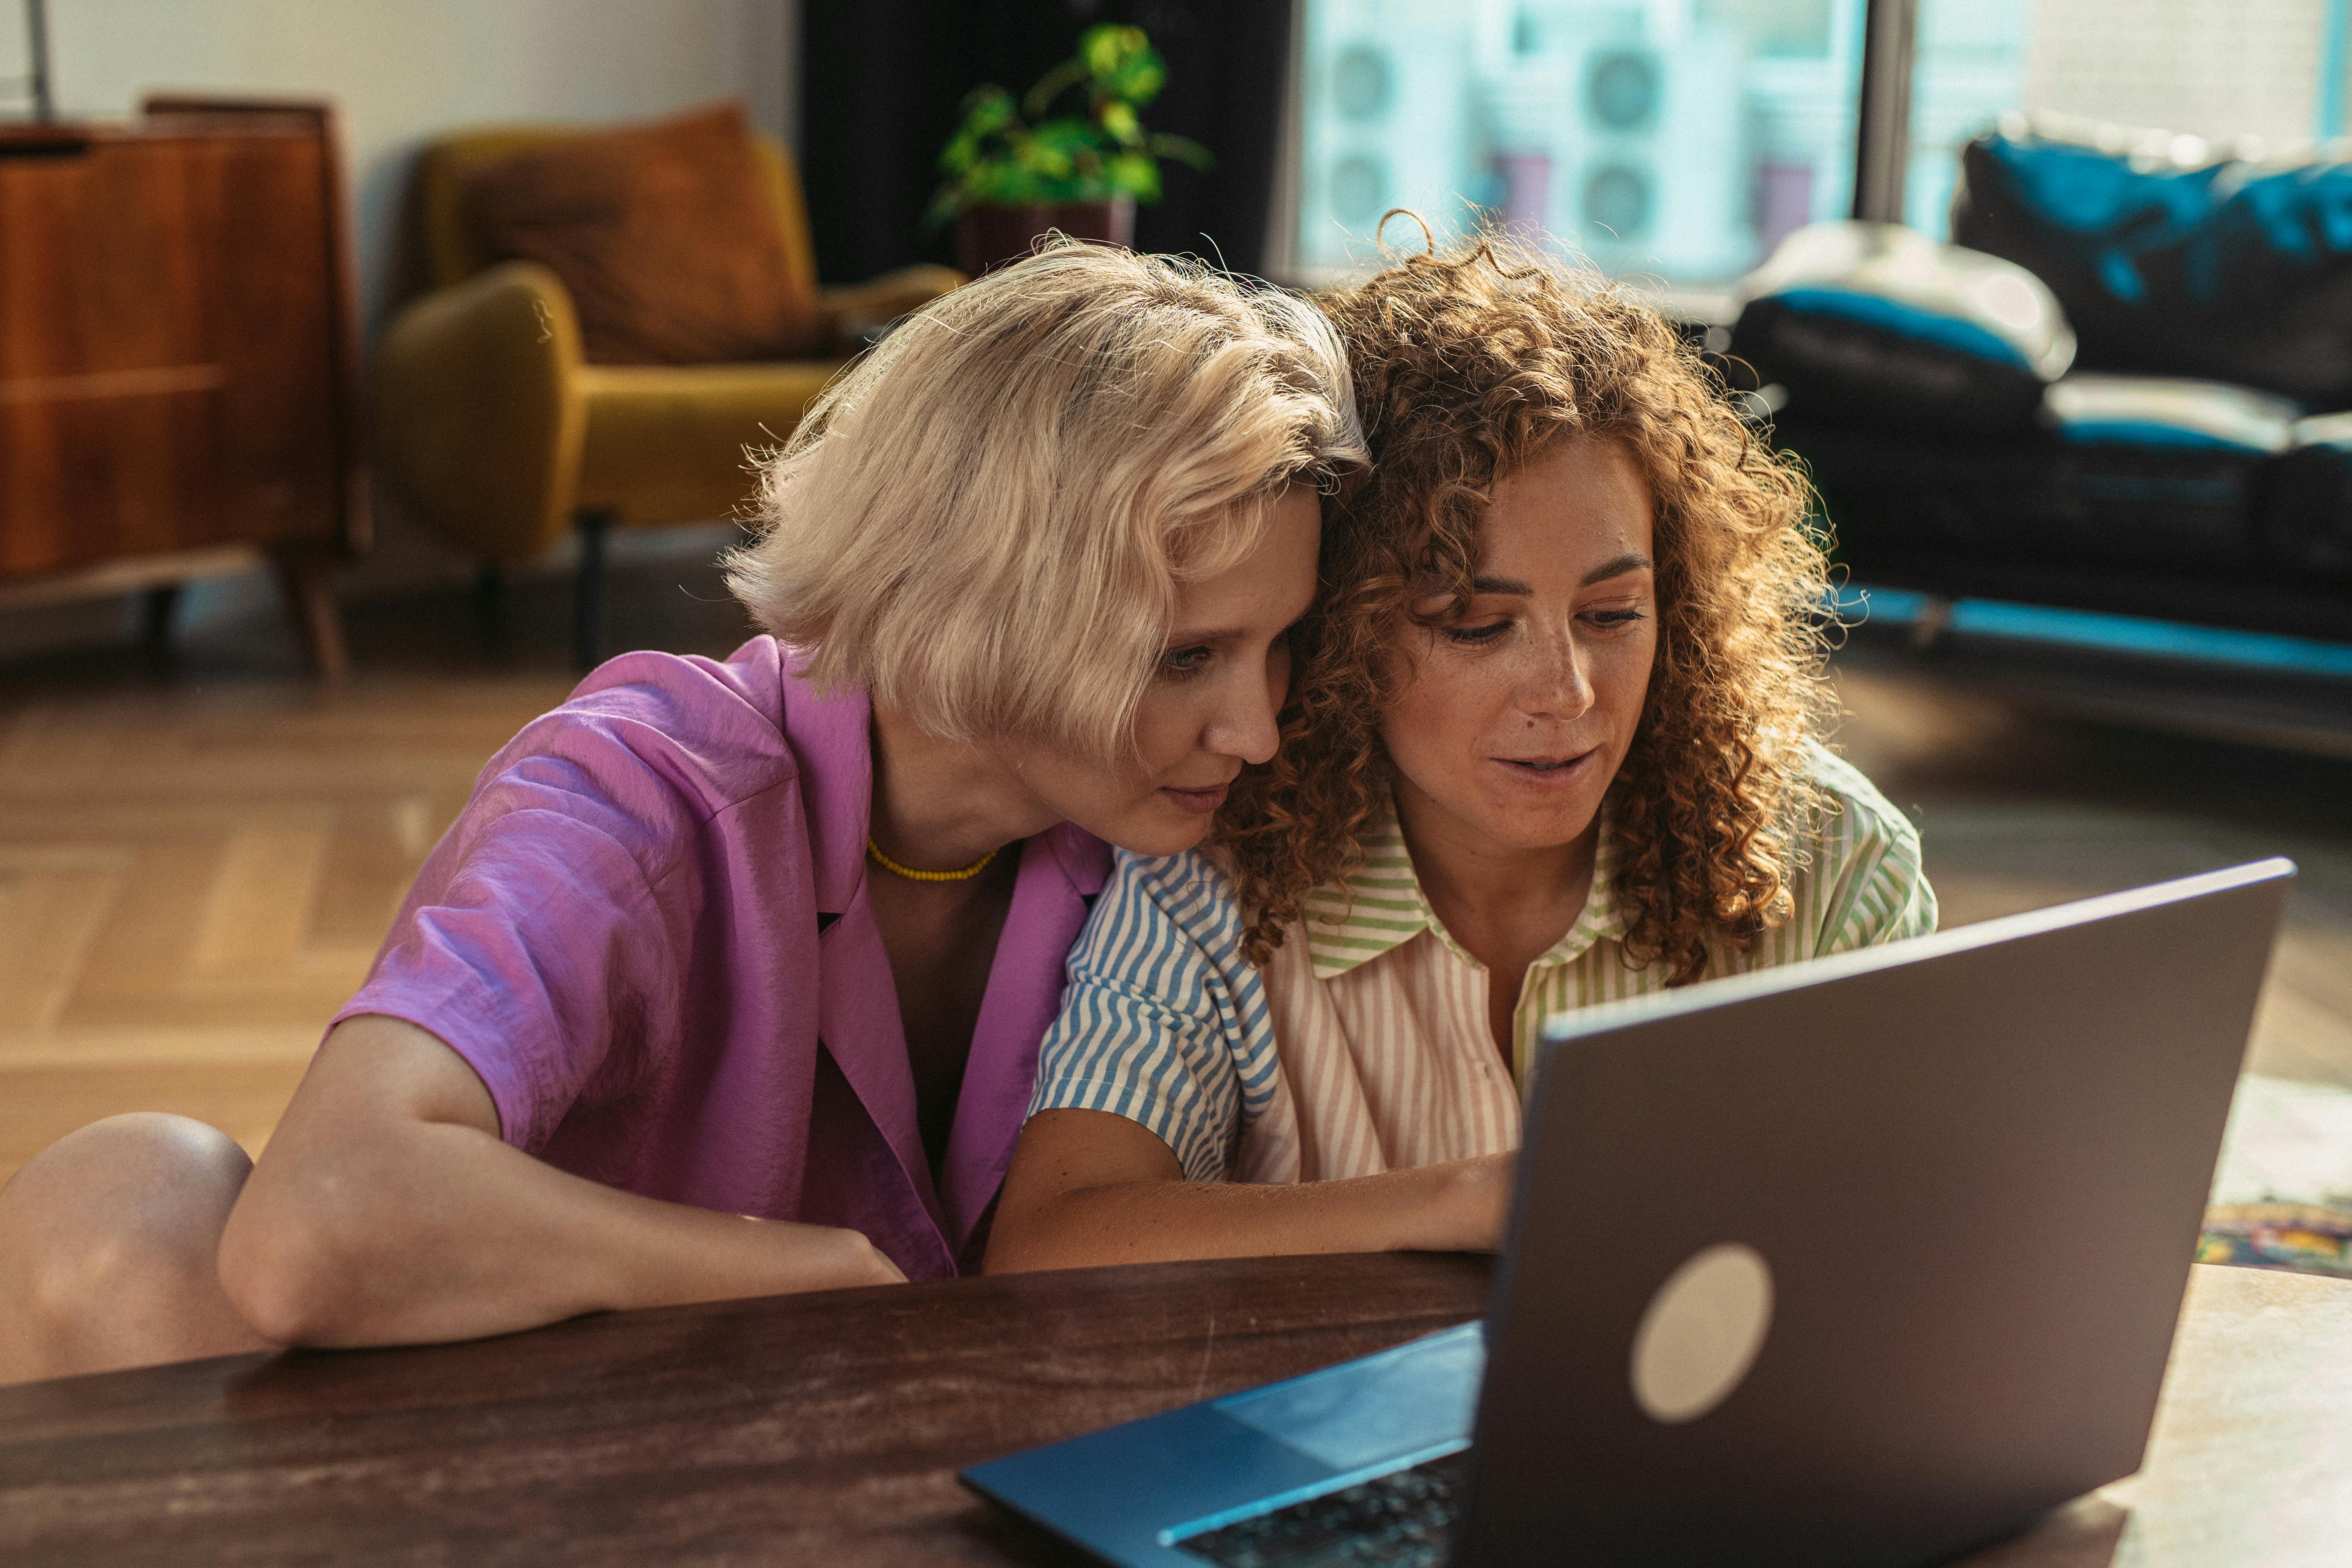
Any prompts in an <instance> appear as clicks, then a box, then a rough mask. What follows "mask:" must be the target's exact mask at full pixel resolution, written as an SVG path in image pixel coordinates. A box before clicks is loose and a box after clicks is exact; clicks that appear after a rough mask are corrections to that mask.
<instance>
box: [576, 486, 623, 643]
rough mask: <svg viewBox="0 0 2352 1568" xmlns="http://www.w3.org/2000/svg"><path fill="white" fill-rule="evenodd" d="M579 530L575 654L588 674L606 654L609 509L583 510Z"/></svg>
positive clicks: (577, 521) (610, 515) (611, 522)
mask: <svg viewBox="0 0 2352 1568" xmlns="http://www.w3.org/2000/svg"><path fill="white" fill-rule="evenodd" d="M574 521H575V523H576V525H577V526H578V528H579V530H580V575H579V578H578V580H577V581H576V582H575V584H573V594H574V597H573V599H572V661H573V662H574V663H576V664H577V665H579V667H580V669H581V673H583V674H585V673H587V672H588V671H589V670H592V669H593V668H596V666H597V664H598V662H599V661H601V660H602V659H603V658H604V540H605V536H606V535H607V534H609V533H610V532H611V531H612V529H613V514H612V513H611V512H609V511H583V512H582V513H581V514H580V515H579V517H578V518H576V519H575V520H574Z"/></svg>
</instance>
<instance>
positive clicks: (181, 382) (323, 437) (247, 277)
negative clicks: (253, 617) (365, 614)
mask: <svg viewBox="0 0 2352 1568" xmlns="http://www.w3.org/2000/svg"><path fill="white" fill-rule="evenodd" d="M347 232H348V231H347V218H346V216H345V209H344V204H343V200H342V172H341V161H340V158H339V156H338V151H337V146H336V137H335V127H334V119H333V112H332V110H331V109H330V108H328V107H327V106H326V105H323V104H319V103H279V102H260V101H252V100H197V99H164V98H152V99H150V100H148V101H147V103H146V104H145V105H144V112H143V114H142V117H141V118H140V119H138V120H136V121H129V122H127V123H121V124H95V123H92V124H76V123H52V124H16V125H5V126H0V607H5V605H9V604H11V603H16V604H22V603H26V602H34V601H38V600H44V599H47V600H55V599H61V598H67V597H72V596H77V595H84V594H97V593H108V592H127V591H143V592H145V593H146V594H147V595H149V597H148V616H147V619H148V626H149V629H150V634H151V636H158V637H160V636H162V635H163V634H164V633H165V632H166V631H167V630H168V626H169V620H170V615H171V610H172V606H173V602H174V597H175V595H176V594H177V592H178V586H179V584H181V583H183V582H184V581H185V580H187V579H188V578H190V577H194V576H202V575H205V574H209V573H215V572H220V571H229V570H236V569H239V568H240V567H245V566H253V565H259V564H263V563H267V564H268V565H270V566H271V567H273V568H274V569H275V570H276V572H277V574H278V582H279V584H280V586H281V588H282V589H283V590H284V592H285V595H286V600H287V606H288V610H289V614H290V615H291V616H292V618H293V621H294V625H295V627H296V630H297V631H298V633H299V635H300V637H301V639H302V643H303V647H304V650H305V652H306V654H307V655H308V657H309V658H310V662H311V665H312V668H314V669H316V670H318V671H319V672H320V673H321V674H324V675H329V676H332V675H335V674H338V673H340V672H341V668H342V664H343V649H342V636H341V623H340V620H339V618H338V616H337V613H336V609H335V604H334V599H333V595H332V592H331V584H330V578H329V569H330V567H331V565H332V563H334V562H335V561H336V560H337V559H339V558H341V557H343V556H346V555H348V554H350V553H352V552H355V551H357V550H359V549H361V548H362V547H363V546H364V544H365V542H366V533H367V511H366V500H365V489H364V486H363V470H362V453H361V432H360V423H359V418H358V414H357V403H356V396H355V387H356V382H357V363H356V362H357V353H358V349H357V332H356V321H355V317H354V312H353V309H352V286H351V267H350V250H349V241H348V237H347Z"/></svg>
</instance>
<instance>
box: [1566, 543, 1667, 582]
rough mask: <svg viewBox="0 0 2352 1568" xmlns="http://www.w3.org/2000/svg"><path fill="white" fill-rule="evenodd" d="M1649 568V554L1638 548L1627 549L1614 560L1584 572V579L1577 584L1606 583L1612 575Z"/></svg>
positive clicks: (1620, 575) (1617, 575) (1621, 574)
mask: <svg viewBox="0 0 2352 1568" xmlns="http://www.w3.org/2000/svg"><path fill="white" fill-rule="evenodd" d="M1649 569H1650V558H1649V557H1648V556H1646V555H1644V554H1643V553H1642V552H1640V551H1637V550H1633V551H1627V552H1625V553H1624V554H1622V555H1620V556H1619V557H1617V559H1615V560H1614V561H1604V562H1602V563H1601V564H1600V565H1598V566H1595V567H1594V568H1593V569H1592V570H1591V571H1590V572H1587V573H1586V574H1584V581H1582V582H1581V583H1579V584H1577V586H1578V587H1580V588H1590V587H1591V586H1592V584H1595V583H1605V582H1607V581H1608V580H1609V579H1610V578H1612V577H1622V576H1623V575H1624V574H1626V573H1628V572H1646V571H1648V570H1649Z"/></svg>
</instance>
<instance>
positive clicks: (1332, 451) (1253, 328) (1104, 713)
mask: <svg viewBox="0 0 2352 1568" xmlns="http://www.w3.org/2000/svg"><path fill="white" fill-rule="evenodd" d="M1364 461H1365V453H1364V444H1363V435H1362V432H1361V430H1360V428H1359V427H1358V426H1357V422H1356V412H1355V404H1354V401H1353V395H1352V393H1351V391H1350V383H1349V373H1348V359H1347V351H1346V350H1345V349H1344V348H1343V347H1342V346H1341V345H1340V342H1339V336H1338V334H1337V332H1336V331H1334V330H1333V329H1332V327H1331V325H1330V323H1329V322H1328V321H1326V320H1325V319H1324V318H1323V316H1322V314H1321V312H1319V311H1318V310H1316V309H1315V308H1314V307H1313V306H1312V305H1309V304H1307V303H1306V302H1305V301H1303V300H1298V299H1296V298H1294V297H1292V296H1290V295H1287V294H1284V293H1282V292H1280V291H1278V290H1276V289H1272V288H1268V287H1265V286H1263V285H1256V284H1252V283H1248V282H1244V281H1243V280H1240V279H1234V278H1233V277H1230V276H1227V275H1225V274H1223V273H1222V272H1218V271H1215V270H1213V269H1212V268H1207V267H1204V266H1201V265H1199V264H1196V263H1193V262H1190V261H1186V260H1181V259H1175V258H1167V257H1158V256H1138V255H1135V254H1134V253H1132V252H1129V251H1125V250H1119V249H1115V248H1111V247H1104V246H1095V245H1082V244H1078V243H1076V242H1070V241H1063V242H1060V243H1055V244H1052V245H1049V246H1048V247H1045V248H1044V249H1041V250H1040V251H1039V252H1038V253H1037V254H1036V255H1034V256H1031V257H1028V258H1024V260H1022V261H1020V262H1018V263H1016V264H1014V265H1013V266H1010V267H1006V268H1001V269H1000V270H998V271H995V272H992V273H990V274H989V275H987V276H986V277H983V278H982V279H979V280H978V281H976V282H973V283H971V284H969V285H967V286H966V287H964V288H961V289H957V290H956V291H955V292H953V293H951V294H949V295H947V296H945V297H943V298H942V299H940V300H937V301H935V302H934V303H933V304H931V305H929V307H927V308H926V309H924V310H922V311H921V312H920V313H919V314H918V315H916V316H913V317H911V318H909V319H908V321H905V322H904V323H903V324H901V325H900V326H898V328H897V329H896V330H894V331H892V332H891V333H890V334H889V335H888V336H887V337H886V338H884V339H883V340H882V342H880V343H879V344H878V345H877V346H876V347H875V348H874V349H873V350H872V351H871V352H870V353H867V354H866V357H865V358H864V359H863V360H861V361H859V362H858V363H856V365H854V366H853V367H852V368H851V369H850V370H849V372H848V373H847V374H845V375H844V376H843V377H842V378H841V379H840V380H838V381H836V382H835V383H834V384H832V385H831V386H829V387H828V388H826V389H825V391H824V393H823V394H822V395H820V396H819V397H818V398H817V400H816V402H815V403H814V405H811V407H810V409H809V412H808V414H807V416H805V417H804V418H803V420H802V422H801V425H800V427H799V428H798V429H797V430H795V431H794V432H793V437H792V439H791V440H790V441H789V442H787V443H786V444H785V445H784V447H783V448H782V450H781V451H779V452H777V453H775V454H774V455H773V456H772V457H771V458H769V459H768V460H767V462H766V464H765V466H764V477H763V480H762V483H761V491H760V499H759V515H758V524H759V534H758V537H757V538H756V539H755V540H754V541H753V542H751V543H750V544H747V545H745V546H744V547H742V548H741V549H740V550H738V551H736V552H734V553H733V554H732V556H731V557H730V560H729V563H728V566H729V571H728V585H729V586H730V588H732V589H733V590H734V593H735V596H736V597H737V598H739V599H740V600H741V601H742V602H743V604H744V605H745V606H746V607H747V608H748V609H750V611H751V615H752V616H753V617H754V618H755V619H756V620H758V621H759V623H760V624H761V626H765V627H766V628H767V629H768V630H769V631H771V632H772V633H773V634H774V635H775V636H776V637H777V639H778V640H779V641H782V642H783V643H786V644H788V645H791V646H793V647H802V648H806V649H808V650H810V652H811V655H812V658H811V661H810V664H809V666H808V672H807V674H808V679H811V680H812V681H813V682H814V684H816V685H818V686H819V687H820V688H823V689H845V688H862V689H865V690H866V692H867V693H868V694H870V695H871V697H872V698H873V700H875V701H877V702H879V703H885V704H887V705H888V706H890V707H892V708H894V709H897V710H899V711H900V712H902V713H905V714H906V715H907V716H908V718H910V719H911V720H913V721H915V722H916V723H917V724H919V725H920V726H921V727H922V728H923V729H925V730H927V731H930V732H932V733H934V734H938V735H942V736H946V737H949V738H950V739H955V740H961V741H966V742H982V741H995V740H1019V741H1031V742H1044V743H1045V744H1046V745H1049V746H1051V747H1054V748H1055V749H1056V750H1060V751H1064V752H1071V753H1075V754H1077V755H1082V756H1085V757H1087V758H1089V759H1092V760H1096V761H1100V762H1105V763H1115V762H1117V761H1118V758H1119V756H1120V755H1121V753H1122V752H1123V750H1124V749H1125V748H1126V747H1128V746H1129V745H1130V744H1131V733H1132V730H1133V724H1134V718H1135V711H1136V708H1137V705H1138V704H1139V702H1140V701H1141V700H1142V698H1143V694H1144V690H1145V689H1146V687H1147V686H1148V685H1149V684H1150V680H1151V679H1152V676H1153V672H1154V670H1155V669H1156V668H1157V666H1158V664H1159V662H1160V658H1161V657H1162V655H1163V653H1164V651H1165V647H1166V640H1167V637H1168V636H1169V634H1170V631H1171V622H1172V620H1173V617H1174V614H1175V605H1176V596H1177V593H1178V590H1179V586H1180V585H1181V584H1183V583H1185V582H1187V581H1191V580H1195V579H1199V578H1203V577H1209V576H1213V575H1215V574H1218V573H1220V572H1223V571H1224V570H1226V569H1227V568H1229V567H1231V566H1233V565H1234V564H1236V563H1239V562H1240V561H1241V560H1243V559H1244V557H1245V556H1247V555H1248V554H1249V552H1251V551H1252V550H1253V549H1254V548H1255V546H1256V545H1257V543H1258V541H1259V540H1260V538H1261V537H1262V536H1263V534H1264V532H1265V527H1266V524H1267V521H1268V519H1269V517H1270V516H1271V513H1272V503H1273V502H1274V501H1275V500H1276V498H1278V497H1279V496H1281V495H1282V494H1283V492H1284V491H1285V490H1286V489H1288V488H1289V487H1290V486H1292V485H1295V484H1301V483H1308V484H1314V485H1316V486H1318V488H1321V489H1328V488H1329V485H1330V483H1331V481H1332V480H1333V479H1335V478H1336V476H1338V475H1339V473H1341V472H1342V471H1344V470H1347V469H1349V468H1355V467H1357V466H1359V465H1360V464H1362V463H1363V462H1364Z"/></svg>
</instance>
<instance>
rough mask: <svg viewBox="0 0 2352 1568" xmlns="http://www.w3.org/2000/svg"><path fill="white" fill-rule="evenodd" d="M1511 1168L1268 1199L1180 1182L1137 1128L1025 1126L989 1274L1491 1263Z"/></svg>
mask: <svg viewBox="0 0 2352 1568" xmlns="http://www.w3.org/2000/svg"><path fill="white" fill-rule="evenodd" d="M1513 1159H1514V1156H1512V1155H1509V1154H1492V1155H1486V1156H1484V1157H1481V1158H1479V1159H1475V1160H1456V1161H1454V1162H1451V1163H1447V1164H1443V1165H1423V1166H1421V1167H1419V1168H1417V1169H1414V1170H1410V1171H1391V1172H1388V1173H1385V1174H1382V1175H1378V1176H1356V1177H1351V1178H1349V1180H1346V1181H1339V1182H1303V1183H1299V1184H1295V1185H1286V1186H1273V1185H1259V1184H1246V1183H1228V1182H1188V1181H1186V1180H1184V1173H1183V1170H1182V1168H1181V1166H1179V1165H1178V1164H1177V1163H1176V1156H1175V1153H1174V1152H1172V1151H1171V1150H1170V1148H1169V1147H1168V1145H1167V1144H1166V1143H1164V1142H1161V1141H1160V1138H1159V1137H1158V1136H1156V1135H1155V1134H1153V1133H1152V1132H1150V1131H1148V1130H1147V1129H1146V1128H1144V1127H1143V1126H1142V1124H1141V1123H1139V1122H1135V1121H1129V1120H1128V1119H1127V1118H1126V1117H1124V1116H1115V1115H1112V1114H1111V1113H1109V1112H1108V1111H1101V1110H1046V1111H1040V1112H1039V1113H1038V1114H1037V1115H1035V1116H1034V1117H1032V1118H1030V1120H1029V1124H1028V1125H1027V1126H1026V1127H1024V1128H1023V1129H1022V1131H1021V1142H1020V1144H1019V1146H1018V1147H1017V1148H1016V1149H1015V1150H1014V1151H1013V1170H1012V1173H1010V1174H1009V1175H1007V1176H1006V1177H1005V1180H1004V1193H1003V1196H1002V1197H1000V1198H999V1199H998V1200H997V1204H996V1223H995V1226H994V1228H992V1230H991V1231H990V1233H989V1242H988V1270H989V1272H990V1273H992V1274H998V1273H1014V1272H1019V1271H1022V1270H1024V1269H1033V1268H1086V1267H1088V1266H1090V1265H1093V1264H1098V1263H1156V1262H1166V1261H1169V1260H1171V1259H1175V1258H1255V1257H1268V1256H1274V1255H1276V1254H1288V1253H1305V1252H1390V1251H1423V1252H1492V1251H1495V1250H1496V1249H1497V1248H1499V1247H1501V1246H1502V1240H1503V1219H1504V1215H1505V1214H1506V1213H1507V1210H1508V1208H1509V1206H1510V1186H1511V1163H1512V1160H1513Z"/></svg>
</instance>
